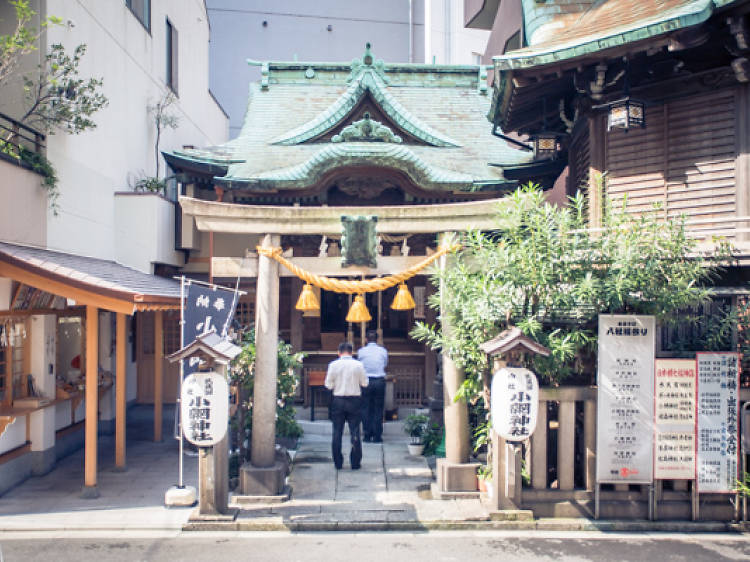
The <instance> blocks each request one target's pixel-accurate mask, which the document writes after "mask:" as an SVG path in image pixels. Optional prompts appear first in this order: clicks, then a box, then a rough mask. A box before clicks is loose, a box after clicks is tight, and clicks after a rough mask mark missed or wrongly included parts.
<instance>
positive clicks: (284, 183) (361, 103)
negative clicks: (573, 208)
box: [165, 45, 531, 407]
mask: <svg viewBox="0 0 750 562" xmlns="http://www.w3.org/2000/svg"><path fill="white" fill-rule="evenodd" d="M251 64H260V65H261V71H262V80H261V81H260V82H259V83H254V84H252V85H251V87H250V95H249V102H248V109H247V113H246V117H245V122H244V126H243V128H242V131H241V133H240V134H239V136H238V137H237V138H235V139H234V140H231V141H229V142H228V143H226V144H224V145H222V146H218V147H210V148H202V149H198V148H185V149H184V150H181V151H175V152H172V153H167V154H165V157H166V159H167V161H168V163H169V165H170V166H171V167H172V169H173V170H174V172H175V173H176V174H177V177H178V179H179V181H180V183H181V185H182V186H183V188H182V193H183V196H182V197H180V205H181V208H182V216H181V225H180V233H179V235H178V236H179V243H180V244H181V246H182V249H183V250H185V251H186V252H187V253H188V255H189V259H188V260H187V265H186V267H185V273H186V274H187V275H191V276H195V275H205V276H207V277H208V278H209V279H211V280H213V281H214V282H219V281H225V282H229V281H230V280H231V282H234V281H235V280H236V278H237V277H238V276H239V277H240V278H241V285H240V286H241V287H242V288H243V289H244V290H246V291H247V292H248V294H247V295H246V296H245V297H244V298H243V299H242V300H241V301H240V305H239V308H238V312H237V317H238V318H239V320H240V321H241V322H244V323H251V322H252V321H253V320H254V318H255V311H254V307H255V304H256V294H255V292H256V281H255V279H256V277H257V276H258V267H259V266H258V262H259V258H258V255H257V253H256V246H258V245H261V244H264V242H263V241H264V240H265V244H266V245H269V246H272V247H280V248H282V251H283V256H284V257H286V258H287V259H288V260H289V261H290V262H291V263H293V264H294V265H295V266H297V267H299V268H301V269H303V270H305V271H308V272H311V273H314V274H318V275H325V276H329V277H335V278H343V279H357V280H359V279H363V278H367V279H371V278H376V277H379V276H386V275H389V274H393V273H397V272H400V271H403V270H405V269H407V268H408V267H410V266H412V265H414V264H416V263H418V262H420V261H422V260H424V259H425V257H427V256H429V255H430V254H432V253H433V252H435V250H436V248H437V246H438V244H439V238H440V237H441V236H442V235H444V234H446V233H450V232H456V231H459V232H460V231H466V230H468V229H471V228H482V229H490V228H493V226H494V224H495V223H494V220H495V219H494V212H495V206H496V205H498V204H500V201H501V199H502V197H503V196H504V194H505V193H507V192H508V191H509V190H511V189H513V188H515V186H516V185H517V183H518V182H517V180H516V179H515V178H514V179H509V178H508V177H505V176H504V173H503V168H502V167H498V166H493V165H490V164H491V163H503V164H505V165H507V166H508V167H511V166H522V165H524V164H525V163H526V162H528V161H529V160H530V159H531V155H530V153H529V152H525V151H522V150H519V149H518V148H517V147H513V146H512V145H510V144H508V143H507V142H506V141H504V140H503V139H501V138H498V137H497V136H494V135H493V133H492V130H491V128H490V127H489V123H488V122H487V117H486V116H487V112H488V110H489V107H490V96H489V92H488V88H487V84H486V69H485V68H483V67H479V66H438V65H425V64H401V63H399V64H385V63H383V62H382V61H380V60H376V59H375V58H374V56H373V54H372V53H371V52H370V47H369V45H368V46H367V50H366V51H365V53H364V55H363V56H362V57H361V58H357V59H355V60H354V61H352V62H349V63H306V62H270V63H268V62H264V63H254V62H251ZM348 217H369V219H370V220H371V221H372V223H373V224H374V229H375V234H376V239H375V245H376V247H377V248H376V251H375V254H376V255H375V260H374V262H372V263H368V264H366V265H349V266H346V267H345V264H344V263H343V260H342V247H341V242H342V241H341V237H342V232H343V224H342V219H343V220H347V218H348ZM343 257H346V256H343ZM278 271H279V273H278V275H279V276H280V282H279V289H278V295H277V297H276V296H273V297H272V300H271V301H270V302H272V303H275V302H278V326H279V332H280V334H281V337H282V338H283V339H285V340H287V341H289V342H291V344H292V345H293V347H294V349H295V351H305V352H306V353H307V358H306V359H305V363H304V372H305V377H304V381H303V382H304V385H303V386H305V394H304V396H305V397H306V398H309V393H308V389H307V387H306V385H307V380H308V378H309V376H310V373H313V372H314V371H320V370H324V369H325V367H326V365H327V363H328V362H329V361H331V360H332V359H333V358H334V356H335V351H336V348H337V346H338V344H339V343H340V342H341V341H343V340H344V339H345V338H346V339H348V340H349V341H352V342H353V343H354V345H355V348H356V347H357V346H358V345H359V344H360V343H361V342H362V340H363V339H364V331H365V329H375V330H377V331H378V333H379V335H380V338H381V340H382V342H383V343H384V345H385V346H386V348H387V349H388V350H389V353H390V357H391V359H390V364H389V368H388V373H389V375H391V376H393V377H394V379H395V383H394V402H395V406H396V407H398V406H418V405H422V404H426V403H428V401H429V399H430V398H437V399H439V400H442V394H441V393H442V391H441V390H440V388H439V386H438V390H437V391H435V386H434V384H433V383H434V381H435V377H436V375H437V373H438V365H437V361H436V356H435V354H434V353H432V352H431V351H429V350H428V349H426V348H425V346H424V345H422V344H421V343H419V342H416V341H415V340H413V339H412V338H411V337H410V336H409V331H410V330H411V328H412V327H413V325H414V322H415V321H416V320H420V319H421V320H426V321H434V320H435V317H436V315H435V313H434V311H431V310H430V309H429V307H428V306H427V305H426V301H427V298H428V296H429V294H430V293H431V292H432V288H431V284H430V282H429V280H428V270H424V271H422V272H421V274H420V275H417V276H415V277H413V278H411V279H410V280H409V281H408V288H409V290H410V291H411V293H412V294H413V295H414V299H415V304H416V306H415V308H414V309H413V310H405V311H401V310H392V309H391V308H390V304H391V302H392V300H393V298H394V295H395V293H396V289H397V287H393V288H391V289H388V290H386V291H383V292H374V293H369V294H367V295H366V304H367V308H368V309H369V311H370V313H371V316H372V320H371V321H370V322H369V323H367V324H365V323H362V324H357V325H354V324H349V323H347V322H346V320H345V317H346V315H347V310H348V309H349V305H350V304H351V298H352V296H351V295H347V294H339V293H336V292H329V291H326V290H323V291H321V292H320V293H318V295H317V296H318V300H319V302H320V310H319V311H310V312H305V313H302V312H300V311H297V310H295V302H296V301H297V298H298V296H299V294H300V291H301V289H302V286H303V284H302V281H301V280H300V279H298V277H297V276H296V275H295V274H294V273H292V272H291V271H290V270H289V269H287V268H286V267H279V268H278ZM274 291H275V290H274ZM263 298H265V297H263ZM263 298H261V296H260V295H257V302H258V303H261V302H263ZM269 298H271V297H269ZM276 298H278V301H275V300H273V299H276Z"/></svg>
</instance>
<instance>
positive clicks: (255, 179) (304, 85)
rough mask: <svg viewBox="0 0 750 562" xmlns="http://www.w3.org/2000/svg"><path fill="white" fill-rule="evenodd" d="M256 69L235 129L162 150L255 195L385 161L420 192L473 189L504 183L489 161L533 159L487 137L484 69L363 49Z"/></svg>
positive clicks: (176, 162) (182, 167)
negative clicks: (214, 141) (204, 145)
mask: <svg viewBox="0 0 750 562" xmlns="http://www.w3.org/2000/svg"><path fill="white" fill-rule="evenodd" d="M262 68H263V76H262V79H261V81H259V82H255V83H252V84H251V85H250V89H249V99H248V108H247V112H246V114H245V120H244V123H243V126H242V130H241V132H240V134H239V136H238V137H237V138H235V139H232V140H230V141H229V142H227V143H225V144H224V145H222V146H221V147H214V148H208V149H203V150H196V149H185V150H181V151H174V152H171V153H167V154H165V157H166V158H167V159H168V162H169V163H170V166H172V168H174V169H175V171H178V172H179V171H185V172H188V173H190V172H195V173H204V174H206V173H211V170H216V169H217V168H216V167H217V166H221V165H223V166H224V169H225V170H226V172H225V173H214V174H213V175H214V176H216V177H214V178H213V179H212V180H211V181H212V182H214V183H218V184H223V185H224V187H225V188H227V189H245V190H248V191H251V192H252V191H258V192H259V193H260V192H267V191H273V190H278V191H283V190H297V189H303V188H307V187H312V186H314V185H318V184H319V183H320V182H321V181H322V180H323V179H325V178H326V177H329V176H330V175H331V174H333V173H335V172H336V170H337V168H342V169H345V170H346V171H345V172H343V173H350V170H351V169H352V168H358V169H360V170H366V171H364V172H361V173H365V174H370V173H373V170H374V169H375V168H383V169H391V170H394V171H397V172H400V173H401V174H403V175H405V176H407V177H408V178H410V180H411V181H412V182H414V184H415V185H416V186H417V187H418V188H421V189H425V190H432V191H435V190H441V189H442V190H446V191H470V190H477V189H495V187H501V186H505V185H507V184H508V183H509V182H507V180H506V179H505V178H504V177H503V173H502V169H501V168H496V167H493V166H490V165H489V164H490V162H503V163H508V164H517V163H522V162H527V161H529V160H530V159H531V156H530V154H529V153H528V152H525V151H521V150H517V149H515V148H513V147H511V146H509V145H508V144H507V143H506V142H505V141H503V140H501V139H499V138H497V137H495V136H493V135H492V127H491V125H490V123H488V122H487V119H486V114H487V110H488V109H489V95H488V94H489V92H487V89H486V88H485V87H483V86H484V85H485V82H484V79H485V78H486V73H485V70H486V69H485V68H484V67H481V66H445V65H424V64H404V63H402V64H394V65H390V64H384V63H383V62H382V61H377V60H375V59H374V57H372V54H371V53H370V52H369V50H368V51H367V52H366V53H365V55H364V56H362V57H360V58H358V59H355V60H354V61H353V62H348V63H308V62H272V63H263V64H262ZM373 113H375V114H378V115H373ZM381 115H382V116H383V117H384V118H386V119H382V118H381ZM386 120H387V122H385V121H386ZM212 166H213V168H212ZM358 173H359V172H358ZM375 173H376V172H375Z"/></svg>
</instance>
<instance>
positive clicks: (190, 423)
mask: <svg viewBox="0 0 750 562" xmlns="http://www.w3.org/2000/svg"><path fill="white" fill-rule="evenodd" d="M181 407H182V420H183V430H184V434H185V438H186V439H187V440H188V441H190V442H191V443H193V444H194V445H198V446H201V447H207V446H211V445H215V444H216V443H218V442H219V441H221V440H222V439H223V437H224V435H225V434H226V431H227V423H228V421H229V387H228V385H227V382H226V380H224V377H223V376H222V375H220V374H219V373H213V372H211V373H194V374H192V375H190V376H189V377H187V378H186V379H185V381H184V382H183V384H182V397H181Z"/></svg>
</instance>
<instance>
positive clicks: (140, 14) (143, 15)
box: [125, 0, 151, 33]
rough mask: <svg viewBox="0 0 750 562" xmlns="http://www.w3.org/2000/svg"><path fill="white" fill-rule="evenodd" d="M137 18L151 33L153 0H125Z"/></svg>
mask: <svg viewBox="0 0 750 562" xmlns="http://www.w3.org/2000/svg"><path fill="white" fill-rule="evenodd" d="M125 5H126V6H127V7H128V8H129V9H130V11H131V12H133V15H134V16H135V18H136V19H137V20H138V21H139V22H141V23H142V24H143V27H145V28H146V30H147V31H148V32H149V33H151V0H125Z"/></svg>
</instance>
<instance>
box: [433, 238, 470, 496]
mask: <svg viewBox="0 0 750 562" xmlns="http://www.w3.org/2000/svg"><path fill="white" fill-rule="evenodd" d="M449 237H450V235H449V234H444V235H442V236H441V240H440V243H441V245H443V244H446V243H448V238H449ZM449 259H450V258H449V257H448V256H443V257H442V258H440V268H441V269H443V270H445V269H446V268H447V267H448V266H449ZM445 291H446V287H445V286H444V284H442V283H441V286H440V293H441V295H444V294H445ZM442 300H443V299H442V298H441V311H440V323H441V329H442V330H443V333H444V334H445V333H448V334H449V333H450V331H451V326H450V322H449V321H448V320H447V314H446V310H445V305H444V304H442ZM465 378H466V375H465V374H464V372H463V369H459V368H458V366H457V365H456V363H455V362H454V361H453V359H451V358H450V357H449V356H448V354H446V353H443V419H444V421H445V458H444V459H438V461H437V484H438V491H439V493H448V494H450V493H451V492H473V491H476V489H477V485H476V472H477V467H478V466H479V465H478V464H477V463H469V462H468V461H469V448H470V443H471V440H470V436H469V409H468V406H467V404H466V402H465V401H463V400H458V401H454V398H455V396H456V393H457V392H458V389H459V388H460V387H461V384H462V383H463V381H464V379H465Z"/></svg>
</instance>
